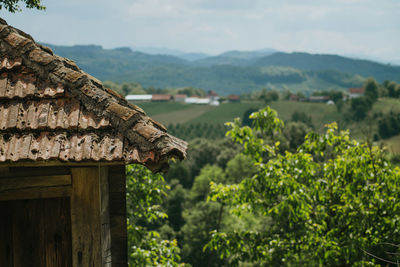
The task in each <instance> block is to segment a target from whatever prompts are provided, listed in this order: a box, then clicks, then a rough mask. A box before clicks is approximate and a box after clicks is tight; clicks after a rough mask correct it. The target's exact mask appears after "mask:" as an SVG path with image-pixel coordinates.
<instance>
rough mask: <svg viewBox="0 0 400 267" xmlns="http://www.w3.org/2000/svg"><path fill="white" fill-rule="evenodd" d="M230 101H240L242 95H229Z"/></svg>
mask: <svg viewBox="0 0 400 267" xmlns="http://www.w3.org/2000/svg"><path fill="white" fill-rule="evenodd" d="M228 101H229V102H240V95H228Z"/></svg>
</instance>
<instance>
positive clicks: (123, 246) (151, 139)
mask: <svg viewBox="0 0 400 267" xmlns="http://www.w3.org/2000/svg"><path fill="white" fill-rule="evenodd" d="M186 146H187V144H186V143H185V142H184V141H182V140H179V139H177V138H175V137H173V136H171V135H169V134H168V133H167V132H166V129H165V128H164V126H162V125H161V124H159V123H157V122H155V121H153V120H152V119H151V118H149V117H148V116H146V114H145V113H144V111H143V110H141V109H140V108H139V107H137V106H135V105H131V104H129V103H128V102H127V101H126V100H125V99H123V97H121V96H119V95H118V94H116V93H115V92H113V91H111V90H108V89H106V88H104V87H103V85H102V83H101V82H99V81H98V80H96V79H95V78H93V77H91V76H90V75H88V74H87V73H85V72H83V71H82V70H81V69H79V67H78V66H77V65H76V64H75V63H74V62H73V61H70V60H68V59H65V58H62V57H58V56H56V55H54V54H53V52H52V51H51V50H50V49H49V48H47V47H44V46H42V45H40V44H38V43H35V42H34V40H33V39H32V38H31V37H30V36H29V35H27V34H26V33H24V32H22V31H20V30H18V29H15V28H13V27H11V26H9V25H7V23H6V22H5V21H3V20H1V19H0V266H2V267H20V266H21V267H25V266H41V267H46V266H52V267H54V266H65V267H69V266H74V267H89V266H90V267H92V266H127V230H126V194H125V164H129V163H140V164H143V165H145V166H147V167H148V168H149V169H151V170H152V171H154V172H159V171H165V170H167V169H168V159H170V158H178V159H183V158H184V157H185V153H186Z"/></svg>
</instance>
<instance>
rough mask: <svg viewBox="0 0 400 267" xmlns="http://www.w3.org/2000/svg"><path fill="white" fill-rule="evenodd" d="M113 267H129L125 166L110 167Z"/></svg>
mask: <svg viewBox="0 0 400 267" xmlns="http://www.w3.org/2000/svg"><path fill="white" fill-rule="evenodd" d="M108 169H109V172H108V183H109V190H110V224H111V251H112V266H113V267H122V266H123V267H127V266H128V234H127V225H126V181H125V180H126V177H125V166H124V165H120V166H109V167H108Z"/></svg>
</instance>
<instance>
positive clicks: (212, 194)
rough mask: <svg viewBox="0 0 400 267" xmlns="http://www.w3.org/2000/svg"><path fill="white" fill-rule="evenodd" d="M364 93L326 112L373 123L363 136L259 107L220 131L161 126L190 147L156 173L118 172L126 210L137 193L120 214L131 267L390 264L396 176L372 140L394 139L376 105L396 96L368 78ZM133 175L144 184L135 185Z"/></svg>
mask: <svg viewBox="0 0 400 267" xmlns="http://www.w3.org/2000/svg"><path fill="white" fill-rule="evenodd" d="M364 88H365V90H366V93H365V95H364V96H363V97H362V98H360V99H359V100H357V101H355V100H353V101H348V103H344V104H342V105H343V106H342V107H341V108H339V107H336V109H340V110H341V111H340V112H339V113H343V114H342V115H343V118H347V121H348V125H349V124H357V125H358V126H357V127H364V126H362V125H367V124H369V123H370V122H371V121H374V120H375V121H376V125H375V128H374V129H376V132H374V133H373V134H372V133H371V134H370V135H369V136H363V137H362V136H357V137H354V135H352V134H351V133H350V132H349V131H348V130H339V129H338V124H337V123H334V122H332V123H331V124H326V125H325V127H324V129H320V127H316V125H315V124H317V123H318V122H315V121H314V122H313V121H312V119H311V117H310V116H309V115H307V114H306V113H304V112H302V111H296V112H294V113H293V114H292V115H291V117H290V118H289V119H288V120H285V121H283V120H281V119H280V118H279V115H278V113H277V112H276V111H275V110H273V109H271V108H270V107H268V106H266V107H265V108H263V109H261V110H254V109H252V110H248V111H246V112H244V113H243V116H242V117H240V118H237V119H235V120H234V121H233V122H228V123H226V124H225V125H220V126H217V125H215V124H212V123H202V124H191V123H186V124H176V125H170V126H169V129H170V130H171V132H172V133H173V134H175V135H177V136H180V137H181V138H184V139H186V140H189V141H190V144H189V151H188V158H187V159H186V160H185V161H182V162H172V163H171V164H172V165H171V169H170V170H169V172H168V173H167V174H166V175H165V176H161V175H160V174H151V173H150V172H148V171H146V170H145V169H143V168H141V167H139V166H131V167H129V168H128V169H127V172H128V177H129V180H128V181H129V185H128V191H129V192H130V195H131V196H133V195H135V197H133V198H129V199H130V202H131V204H132V205H133V204H134V203H135V200H137V196H138V195H139V196H142V197H141V199H140V207H139V206H138V204H139V203H136V204H134V205H136V207H135V208H132V209H130V210H129V212H130V214H131V217H130V220H129V224H130V228H129V229H130V231H131V232H130V233H131V235H130V236H131V237H134V238H133V239H130V242H131V243H130V260H131V264H132V266H136V265H162V266H168V265H170V266H381V265H385V264H388V263H396V262H397V260H398V257H397V256H396V255H397V254H396V253H398V252H399V251H398V245H397V244H399V241H400V235H399V232H398V227H399V222H400V221H399V219H400V217H399V215H398V211H399V208H400V206H399V204H398V203H397V199H398V198H399V197H400V195H399V192H400V191H399V189H400V188H399V186H400V182H399V178H400V177H399V175H400V169H399V167H398V164H399V162H398V160H397V159H398V156H397V155H394V154H393V153H391V152H390V151H388V150H387V149H386V148H385V147H383V146H382V143H380V141H379V140H381V139H382V140H384V139H386V138H388V137H389V136H391V135H390V134H389V133H392V134H393V135H398V134H400V129H398V125H399V124H398V120H397V117H398V116H397V114H398V113H396V112H397V111H389V112H384V113H382V112H380V111H378V110H377V109H376V106H377V105H379V103H378V98H379V97H391V98H394V99H397V97H398V92H400V86H399V85H398V84H396V83H394V82H384V83H382V84H378V83H376V82H375V81H374V80H372V79H370V80H369V81H367V82H366V83H365V84H364ZM389 88H392V89H389ZM390 92H391V93H390ZM318 94H321V93H318ZM323 94H327V95H331V96H332V97H334V95H335V92H329V91H327V92H325V93H323ZM261 95H262V94H261ZM261 95H260V94H258V96H259V97H260V96H261ZM263 99H267V101H266V102H269V103H266V102H264V103H265V105H268V104H274V101H277V99H275V98H274V97H272V98H271V97H264V98H263ZM353 102H354V103H353ZM359 102H360V103H363V105H362V106H363V108H364V109H365V110H364V111H365V114H364V115H362V116H361V115H359V112H360V108H359V107H358V105H359V104H358V103H359ZM365 103H367V105H366V104H365ZM365 106H366V107H365ZM383 125H387V126H383ZM388 125H390V126H388ZM385 127H387V128H389V129H391V130H390V131H392V132H388V130H385V129H386V128H385ZM340 129H343V128H342V127H341V128H340ZM365 129H367V128H365ZM196 133H197V135H196ZM225 133H226V136H225ZM134 177H141V178H140V179H144V180H141V181H142V182H141V183H140V184H142V185H141V186H140V188H137V181H138V180H137V178H134ZM144 181H147V183H145V182H144ZM143 184H145V185H146V187H144V186H143ZM158 189H160V191H158ZM132 199H133V200H134V201H133V202H132ZM131 207H133V206H131ZM138 212H139V214H140V215H139V214H138ZM138 218H139V219H138ZM139 232H140V234H139ZM144 233H146V234H144ZM146 255H147V256H146Z"/></svg>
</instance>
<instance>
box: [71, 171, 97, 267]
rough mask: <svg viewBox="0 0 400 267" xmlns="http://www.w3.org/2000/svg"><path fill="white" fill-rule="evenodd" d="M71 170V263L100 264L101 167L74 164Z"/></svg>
mask: <svg viewBox="0 0 400 267" xmlns="http://www.w3.org/2000/svg"><path fill="white" fill-rule="evenodd" d="M71 174H72V193H71V231H72V266H74V267H97V266H101V264H102V246H101V234H100V233H101V210H100V203H101V202H100V179H99V178H100V175H99V169H98V168H97V167H87V168H71Z"/></svg>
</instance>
